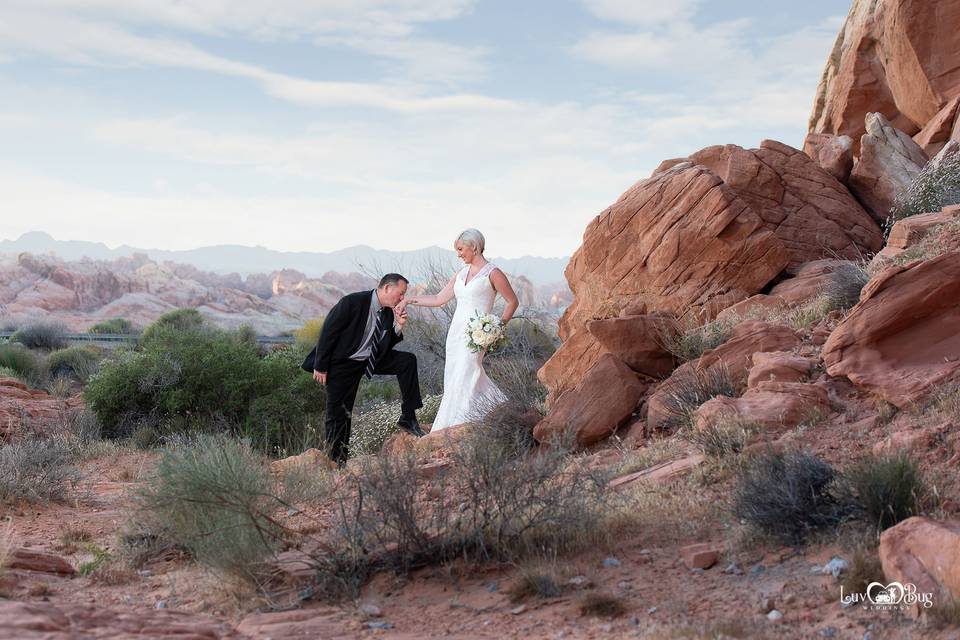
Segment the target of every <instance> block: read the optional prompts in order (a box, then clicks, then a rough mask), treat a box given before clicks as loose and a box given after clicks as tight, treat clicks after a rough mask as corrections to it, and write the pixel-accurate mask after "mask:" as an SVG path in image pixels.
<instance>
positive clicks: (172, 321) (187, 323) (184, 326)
mask: <svg viewBox="0 0 960 640" xmlns="http://www.w3.org/2000/svg"><path fill="white" fill-rule="evenodd" d="M205 324H206V322H205V321H204V319H203V316H201V315H200V312H199V311H197V310H196V309H189V308H188V309H174V310H173V311H168V312H166V313H165V314H163V315H162V316H160V317H159V318H157V319H156V320H154V321H153V322H152V323H151V324H150V326H148V327H147V328H146V330H145V331H144V332H143V335H142V336H140V341H141V342H142V343H143V344H147V343H149V342H151V341H153V340H154V339H156V338H161V337H163V336H170V335H175V334H176V333H179V332H189V331H192V330H195V329H200V328H201V327H203V326H205Z"/></svg>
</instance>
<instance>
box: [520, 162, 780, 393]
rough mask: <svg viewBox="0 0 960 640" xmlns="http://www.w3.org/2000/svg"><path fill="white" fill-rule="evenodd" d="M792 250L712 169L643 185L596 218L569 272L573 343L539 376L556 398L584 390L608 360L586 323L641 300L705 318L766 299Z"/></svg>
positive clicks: (567, 341)
mask: <svg viewBox="0 0 960 640" xmlns="http://www.w3.org/2000/svg"><path fill="white" fill-rule="evenodd" d="M787 262H788V254H787V251H786V249H785V248H784V247H783V244H782V243H781V242H780V240H778V239H777V238H776V236H774V234H773V233H772V232H771V231H769V230H768V229H766V228H765V226H764V224H763V221H762V220H761V219H760V217H759V216H757V214H756V213H755V212H754V211H753V210H752V209H751V207H750V206H749V205H748V204H747V203H746V202H745V201H744V200H743V199H741V198H740V197H738V196H737V194H736V193H735V192H733V190H731V189H730V188H728V187H727V186H726V185H725V184H724V183H723V181H722V180H721V179H720V178H719V177H718V176H717V175H716V174H714V173H713V172H712V171H710V170H709V169H707V168H706V167H702V166H695V165H693V164H689V163H682V164H679V165H677V166H675V167H672V168H671V169H669V170H667V171H664V172H662V173H660V174H658V175H656V176H654V177H653V178H650V179H647V180H644V181H641V182H638V183H637V184H635V185H634V186H633V187H631V188H630V189H629V190H627V192H626V193H624V194H623V195H622V196H621V197H620V199H618V200H617V202H615V203H614V204H613V205H612V206H610V207H609V208H608V209H606V210H605V211H604V212H603V213H601V214H600V215H599V216H597V217H596V218H594V219H593V221H592V222H591V223H590V224H589V225H588V227H587V230H586V232H585V233H584V239H583V245H582V246H581V247H580V248H579V249H578V250H577V251H576V253H574V255H573V257H572V258H571V260H570V264H569V265H568V266H567V269H566V277H567V282H569V283H570V288H571V289H572V290H573V292H574V302H573V304H571V305H570V307H569V308H568V309H567V311H566V312H565V313H564V315H563V317H562V318H561V320H560V337H561V339H562V340H563V341H564V344H563V345H562V346H561V347H560V349H559V350H558V351H557V352H556V354H554V356H553V358H551V359H550V361H548V362H547V364H546V365H545V366H544V367H543V368H542V369H541V370H540V372H539V373H538V375H539V377H540V380H541V381H542V382H543V383H544V384H545V385H546V387H547V388H548V389H549V390H550V392H551V400H553V399H556V398H557V397H558V396H559V395H560V394H561V393H562V392H564V391H566V390H568V389H571V388H573V387H575V386H576V385H577V384H579V383H580V381H581V380H582V379H583V374H584V373H585V372H586V371H587V370H588V369H589V368H590V367H591V366H593V364H594V363H595V362H596V361H597V359H598V358H599V356H600V354H601V353H602V352H603V349H602V347H601V346H600V344H599V342H598V341H597V340H596V339H595V338H594V337H593V336H592V335H591V334H590V333H589V331H588V330H587V322H588V321H590V320H593V319H598V318H611V317H616V316H618V315H619V314H620V312H621V310H623V309H624V308H626V307H627V306H629V305H631V304H635V303H637V302H638V301H642V302H643V303H644V305H645V306H646V308H647V309H648V311H650V312H654V311H667V312H671V313H681V314H682V313H688V312H693V313H696V312H698V311H699V310H703V309H711V305H715V304H718V303H717V300H718V299H721V300H722V301H723V302H722V304H721V305H720V308H722V307H724V306H729V305H730V304H733V303H735V302H737V301H739V300H743V299H745V298H747V297H748V296H750V295H752V294H754V293H757V292H759V291H760V289H761V288H763V287H764V286H765V285H766V284H767V283H768V282H770V281H771V280H772V279H773V278H774V277H775V276H776V275H777V274H779V273H780V272H781V271H782V270H783V268H784V267H785V266H786V265H787Z"/></svg>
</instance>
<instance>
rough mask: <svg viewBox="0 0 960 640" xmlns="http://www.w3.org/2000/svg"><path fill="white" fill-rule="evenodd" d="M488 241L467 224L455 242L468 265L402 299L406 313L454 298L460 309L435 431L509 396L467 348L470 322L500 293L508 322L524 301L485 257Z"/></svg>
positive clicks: (449, 337)
mask: <svg viewBox="0 0 960 640" xmlns="http://www.w3.org/2000/svg"><path fill="white" fill-rule="evenodd" d="M485 244H486V241H485V240H484V238H483V234H482V233H480V232H479V231H477V230H476V229H467V230H466V231H464V232H463V233H461V234H460V236H459V237H458V238H457V241H456V242H455V243H454V244H453V246H454V248H455V249H456V250H457V257H458V258H460V259H461V260H463V262H464V263H466V266H465V267H464V268H463V269H461V270H460V271H458V272H457V273H455V274H454V275H453V277H451V278H450V281H449V282H448V283H447V284H446V286H445V287H444V288H443V290H442V291H440V293H438V294H437V295H434V296H414V297H411V298H407V299H406V300H404V301H402V302H401V303H400V305H401V306H399V307H398V309H397V312H398V313H403V309H404V307H405V306H406V305H408V304H413V305H417V306H421V307H441V306H443V305H445V304H447V303H448V302H450V301H451V300H452V299H453V298H456V299H457V309H456V312H455V313H454V315H453V320H452V321H451V322H450V329H449V331H448V332H447V348H446V364H445V365H444V368H443V399H442V400H441V401H440V409H439V410H438V411H437V417H436V418H435V419H434V421H433V427H432V429H431V432H433V431H437V430H439V429H446V428H447V427H452V426H454V425H459V424H464V423H466V422H470V421H472V420H474V419H477V418H478V417H480V416H481V415H482V414H483V412H484V410H485V409H489V408H491V407H493V406H495V405H497V404H499V403H501V402H503V401H505V400H506V399H507V398H506V396H505V395H504V394H503V392H502V391H500V389H498V388H497V386H496V385H495V384H494V383H493V381H492V380H490V378H488V377H487V374H486V372H485V371H484V370H483V353H482V352H479V353H474V352H472V351H470V349H469V348H467V333H466V332H467V324H468V323H469V322H470V318H471V317H473V316H475V314H476V313H477V312H480V313H490V311H491V310H492V309H493V302H494V300H495V299H496V297H497V294H498V293H499V294H500V295H501V296H502V297H503V299H504V300H505V301H506V306H505V307H504V310H503V316H502V318H501V321H502V322H503V324H504V326H506V324H507V322H509V321H510V318H512V317H513V313H514V312H515V311H516V310H517V307H518V306H519V305H520V303H519V302H518V301H517V294H515V293H514V292H513V287H511V286H510V282H509V281H508V280H507V276H505V275H504V274H503V272H502V271H501V270H500V269H498V268H497V267H495V266H494V265H493V264H492V263H490V262H487V259H486V258H484V257H483V249H484V245H485Z"/></svg>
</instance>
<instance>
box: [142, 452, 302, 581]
mask: <svg viewBox="0 0 960 640" xmlns="http://www.w3.org/2000/svg"><path fill="white" fill-rule="evenodd" d="M275 493H276V492H275V487H274V485H273V483H272V480H271V478H270V477H269V474H268V472H267V470H266V467H265V465H264V461H263V459H262V458H261V457H260V456H258V455H257V454H255V453H254V452H253V450H252V449H250V447H249V445H247V444H246V443H243V442H240V441H237V440H232V439H229V438H225V437H222V436H200V437H197V438H196V439H194V440H193V441H192V442H189V443H184V444H182V445H180V446H177V447H174V448H172V449H167V450H166V451H164V453H163V455H162V456H161V458H160V460H159V461H158V462H157V466H156V468H155V470H154V472H153V474H152V476H151V477H149V478H148V479H147V480H146V481H145V482H144V483H143V485H142V486H141V487H139V488H138V492H137V519H138V520H139V521H141V522H144V523H147V526H148V528H152V529H153V530H155V531H162V532H163V534H164V536H163V537H164V538H165V539H167V540H169V541H170V542H171V543H172V544H174V545H179V546H182V547H184V548H186V549H188V550H189V551H190V553H191V554H192V555H193V557H195V558H196V559H197V560H198V561H199V562H201V563H203V564H205V565H207V566H209V567H211V568H213V569H215V570H217V571H219V572H221V573H223V574H228V575H231V576H235V577H238V578H243V579H251V580H256V579H257V578H258V577H259V575H260V573H261V571H262V570H263V563H264V562H265V561H266V560H267V559H269V558H271V557H273V555H274V553H275V552H276V551H277V550H278V549H279V548H280V546H281V543H282V541H283V538H284V534H285V531H284V528H283V527H282V526H281V525H280V524H279V523H278V522H277V521H276V520H275V519H274V514H275V513H276V511H277V510H278V509H279V508H280V507H281V504H280V502H279V501H278V499H277V498H276V495H275Z"/></svg>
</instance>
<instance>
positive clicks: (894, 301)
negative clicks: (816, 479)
mask: <svg viewBox="0 0 960 640" xmlns="http://www.w3.org/2000/svg"><path fill="white" fill-rule="evenodd" d="M958 300H960V251H953V252H950V253H946V254H944V255H942V256H940V257H937V258H934V259H932V260H927V261H925V262H919V263H918V262H914V263H911V264H907V265H904V266H894V267H890V268H888V269H886V270H884V271H883V272H881V273H880V274H878V275H877V276H876V277H874V278H873V279H872V280H871V281H870V282H869V283H868V284H867V286H866V287H864V289H863V292H862V293H861V295H860V302H859V304H857V305H856V306H855V307H854V308H853V309H851V310H850V313H849V314H848V315H847V316H846V317H845V318H844V319H843V320H842V321H841V322H840V324H839V325H837V327H836V329H834V331H833V333H831V334H830V337H829V339H828V340H827V342H826V344H825V345H824V346H823V352H822V355H823V361H824V363H826V365H827V373H829V374H830V375H831V376H846V377H847V378H849V379H850V381H851V382H853V383H854V384H855V385H857V386H859V387H863V388H865V389H867V390H869V391H872V392H874V393H876V394H878V395H879V396H880V397H882V398H883V399H884V400H886V401H887V402H890V403H891V404H895V405H897V406H898V407H900V408H906V407H909V406H910V405H911V404H913V403H914V402H916V401H918V400H920V399H921V398H923V397H925V396H926V395H927V394H928V393H930V392H931V391H932V390H933V389H935V388H936V387H937V386H938V385H941V384H944V383H948V382H950V381H952V380H955V379H957V378H958V376H960V306H958V304H957V301H958Z"/></svg>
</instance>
